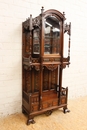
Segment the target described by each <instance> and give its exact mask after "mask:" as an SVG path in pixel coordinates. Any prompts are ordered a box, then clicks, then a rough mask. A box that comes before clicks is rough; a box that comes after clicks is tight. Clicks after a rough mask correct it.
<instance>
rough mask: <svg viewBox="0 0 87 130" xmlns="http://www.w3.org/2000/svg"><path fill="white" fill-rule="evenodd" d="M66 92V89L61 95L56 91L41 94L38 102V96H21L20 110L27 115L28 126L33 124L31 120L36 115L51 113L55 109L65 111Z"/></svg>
mask: <svg viewBox="0 0 87 130" xmlns="http://www.w3.org/2000/svg"><path fill="white" fill-rule="evenodd" d="M67 92H68V88H67V89H64V88H63V90H62V92H61V95H60V94H59V93H58V92H56V91H53V92H52V91H51V92H50V91H49V92H45V93H42V100H39V99H40V98H39V94H26V93H24V95H23V101H22V110H23V111H25V112H26V113H27V115H28V120H29V121H28V124H30V123H32V122H34V121H33V118H34V116H36V115H39V114H42V113H46V112H47V111H49V112H48V114H49V113H51V111H52V110H54V109H56V108H63V109H64V112H65V111H66V109H67Z"/></svg>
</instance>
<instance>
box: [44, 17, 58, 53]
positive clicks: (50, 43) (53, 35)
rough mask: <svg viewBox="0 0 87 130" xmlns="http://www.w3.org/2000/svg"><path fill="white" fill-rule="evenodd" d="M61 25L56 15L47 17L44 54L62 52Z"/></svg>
mask: <svg viewBox="0 0 87 130" xmlns="http://www.w3.org/2000/svg"><path fill="white" fill-rule="evenodd" d="M59 40H60V25H59V21H58V19H57V18H56V17H55V16H48V17H47V18H46V19H45V41H44V42H45V43H44V54H58V53H60V52H59V51H60V41H59Z"/></svg>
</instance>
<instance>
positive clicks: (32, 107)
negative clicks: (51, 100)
mask: <svg viewBox="0 0 87 130" xmlns="http://www.w3.org/2000/svg"><path fill="white" fill-rule="evenodd" d="M38 110H39V105H38V104H37V105H32V106H31V112H35V111H38Z"/></svg>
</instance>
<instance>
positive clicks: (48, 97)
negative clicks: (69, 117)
mask: <svg viewBox="0 0 87 130" xmlns="http://www.w3.org/2000/svg"><path fill="white" fill-rule="evenodd" d="M64 21H65V16H64V13H63V14H62V13H60V12H59V11H57V10H53V9H51V10H47V11H45V12H44V8H42V11H41V14H40V15H39V16H37V17H36V18H32V15H30V18H28V19H27V20H26V21H24V22H23V23H22V111H23V113H26V114H27V115H28V121H27V124H30V123H35V122H34V116H36V115H38V114H42V113H46V115H51V113H52V111H53V110H54V109H56V108H61V107H62V108H63V110H64V113H66V112H69V110H68V109H67V98H68V88H63V87H62V72H63V69H64V68H65V67H66V66H67V65H68V66H69V64H70V35H71V33H70V29H71V24H69V25H67V24H66V25H65V24H64ZM66 32H67V33H68V35H69V41H68V42H69V45H68V56H67V57H66V58H65V57H64V56H63V51H64V33H66Z"/></svg>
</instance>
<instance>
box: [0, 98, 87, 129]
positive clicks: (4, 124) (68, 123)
mask: <svg viewBox="0 0 87 130" xmlns="http://www.w3.org/2000/svg"><path fill="white" fill-rule="evenodd" d="M68 108H69V109H70V113H67V114H64V113H63V112H62V109H58V110H55V111H54V112H53V113H52V114H51V115H50V116H46V115H45V114H43V115H39V116H36V117H35V118H34V120H35V122H36V123H35V124H31V125H28V126H27V125H26V121H27V117H26V116H25V115H23V114H21V113H20V114H14V115H10V116H7V117H4V118H1V119H0V130H87V96H86V97H81V98H78V99H73V100H69V101H68Z"/></svg>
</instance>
